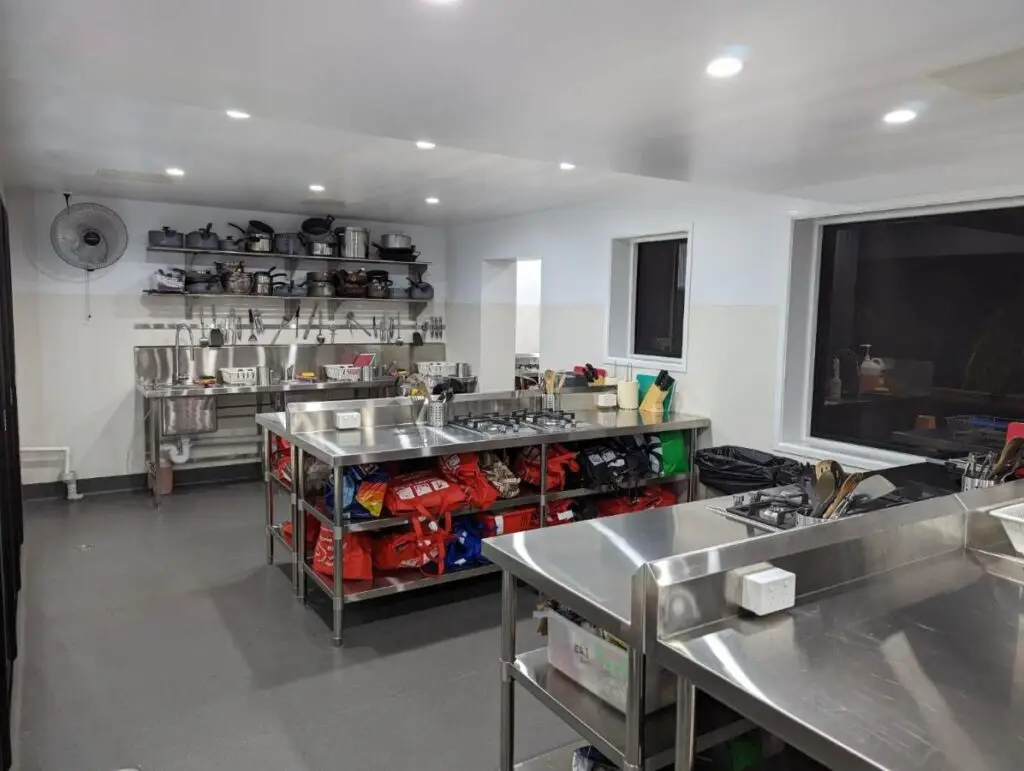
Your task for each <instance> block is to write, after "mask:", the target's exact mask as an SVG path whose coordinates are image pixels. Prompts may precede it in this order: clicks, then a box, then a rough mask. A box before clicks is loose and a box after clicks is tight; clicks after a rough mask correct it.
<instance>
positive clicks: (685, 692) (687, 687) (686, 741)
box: [675, 677, 697, 771]
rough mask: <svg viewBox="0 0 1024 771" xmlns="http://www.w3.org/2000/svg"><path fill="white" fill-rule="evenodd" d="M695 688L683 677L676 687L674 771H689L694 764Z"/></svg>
mask: <svg viewBox="0 0 1024 771" xmlns="http://www.w3.org/2000/svg"><path fill="white" fill-rule="evenodd" d="M696 708H697V688H696V687H695V686H694V685H693V683H691V682H690V681H689V680H687V679H686V678H684V677H680V678H679V680H678V683H677V685H676V760H675V768H676V771H691V769H692V768H693V762H694V741H695V736H694V733H695V728H694V716H695V713H696Z"/></svg>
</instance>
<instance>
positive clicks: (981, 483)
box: [960, 475, 996, 493]
mask: <svg viewBox="0 0 1024 771" xmlns="http://www.w3.org/2000/svg"><path fill="white" fill-rule="evenodd" d="M995 484H996V480H994V479H982V478H981V477H969V476H966V475H965V476H963V477H962V478H961V479H960V492H964V493H966V492H967V491H968V490H981V489H984V488H986V487H995Z"/></svg>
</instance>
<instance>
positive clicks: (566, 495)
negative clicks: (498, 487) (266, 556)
mask: <svg viewBox="0 0 1024 771" xmlns="http://www.w3.org/2000/svg"><path fill="white" fill-rule="evenodd" d="M689 478H690V475H689V474H672V475H669V476H663V477H652V478H651V479H645V480H642V481H641V482H640V483H639V484H638V485H637V487H650V486H651V485H670V484H678V483H681V482H686V481H688V480H689ZM278 481H279V482H280V483H281V484H282V485H284V482H282V481H281V480H278ZM286 489H287V488H286ZM615 492H619V493H625V492H626V491H625V490H615V489H612V488H605V489H600V490H594V489H590V488H586V487H582V488H575V489H571V490H552V491H550V492H548V494H547V496H546V498H547V500H548V502H552V501H563V500H567V499H570V498H589V497H591V496H595V495H607V494H610V493H615ZM539 503H540V494H539V493H528V494H525V495H518V496H516V497H515V498H506V499H503V500H498V501H495V502H494V504H492V505H491V507H490V508H488V509H486V510H483V509H480V510H477V509H473V510H465V511H455V512H453V513H452V515H453V516H455V517H465V516H472V515H476V514H488V513H492V512H493V513H497V512H501V511H506V510H508V509H513V508H519V507H521V506H536V505H538V504H539ZM299 505H300V506H301V507H302V510H303V511H305V512H307V513H309V514H311V515H312V516H314V517H316V518H317V519H318V520H320V523H321V524H322V525H325V526H326V527H334V521H333V518H332V517H331V516H330V515H328V514H327V513H326V512H324V511H321V510H320V509H318V508H316V506H314V505H313V504H311V503H309V502H307V501H304V500H300V501H299ZM408 524H409V520H408V519H407V518H406V517H392V516H386V517H381V518H379V519H361V520H351V521H349V520H346V521H345V523H344V525H343V527H344V529H345V532H349V533H359V532H363V533H365V532H372V531H374V530H387V529H389V528H392V527H404V526H405V525H408Z"/></svg>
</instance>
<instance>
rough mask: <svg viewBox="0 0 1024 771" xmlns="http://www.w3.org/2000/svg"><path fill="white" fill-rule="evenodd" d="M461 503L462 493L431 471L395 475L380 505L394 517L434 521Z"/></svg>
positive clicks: (462, 500) (464, 497) (462, 499)
mask: <svg viewBox="0 0 1024 771" xmlns="http://www.w3.org/2000/svg"><path fill="white" fill-rule="evenodd" d="M465 502H466V496H465V494H464V493H463V492H462V490H460V489H459V488H458V487H457V486H455V485H453V484H451V483H450V482H448V480H446V479H442V478H441V477H440V476H439V475H438V474H437V473H435V472H433V471H413V472H410V473H408V474H399V475H398V476H396V477H393V478H392V479H391V483H390V485H389V486H388V491H387V493H385V494H384V505H385V506H387V508H388V511H390V512H391V514H392V515H393V516H396V517H401V516H410V515H412V514H423V515H426V516H428V517H436V516H439V515H441V514H445V513H447V512H450V511H452V510H453V509H456V508H458V507H459V506H461V505H462V504H464V503H465ZM449 529H450V528H449Z"/></svg>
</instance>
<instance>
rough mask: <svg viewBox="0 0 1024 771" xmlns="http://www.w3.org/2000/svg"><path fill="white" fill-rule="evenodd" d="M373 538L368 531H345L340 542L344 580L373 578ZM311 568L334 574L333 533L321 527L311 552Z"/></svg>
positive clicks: (326, 574)
mask: <svg viewBox="0 0 1024 771" xmlns="http://www.w3.org/2000/svg"><path fill="white" fill-rule="evenodd" d="M372 551H373V539H372V538H371V536H370V534H369V533H345V535H344V541H343V544H342V552H343V554H342V558H341V576H342V578H343V579H344V580H345V581H371V580H373V557H372ZM313 570H315V571H316V572H317V573H320V574H321V575H323V576H327V577H328V578H331V577H333V576H334V534H333V533H332V532H331V531H330V530H329V529H327V528H326V527H325V528H321V530H320V535H319V537H318V538H317V541H316V549H315V551H314V552H313Z"/></svg>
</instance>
